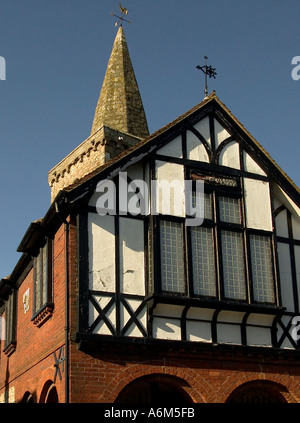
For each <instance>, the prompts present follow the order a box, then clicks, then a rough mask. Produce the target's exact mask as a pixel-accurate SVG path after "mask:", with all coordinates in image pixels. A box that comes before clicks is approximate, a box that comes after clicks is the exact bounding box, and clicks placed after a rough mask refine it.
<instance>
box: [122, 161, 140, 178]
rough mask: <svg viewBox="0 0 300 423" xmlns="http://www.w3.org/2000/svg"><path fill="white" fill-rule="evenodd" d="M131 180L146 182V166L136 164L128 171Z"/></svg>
mask: <svg viewBox="0 0 300 423" xmlns="http://www.w3.org/2000/svg"><path fill="white" fill-rule="evenodd" d="M126 172H127V175H128V177H129V178H131V179H132V180H133V179H142V180H144V166H143V165H142V164H141V163H136V164H134V165H132V166H130V167H129V168H128V169H126Z"/></svg>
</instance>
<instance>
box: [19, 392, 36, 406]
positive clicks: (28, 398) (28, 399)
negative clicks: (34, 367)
mask: <svg viewBox="0 0 300 423" xmlns="http://www.w3.org/2000/svg"><path fill="white" fill-rule="evenodd" d="M33 402H34V400H33V396H32V394H31V393H30V392H29V391H27V392H25V394H24V395H23V398H22V403H26V404H31V403H33Z"/></svg>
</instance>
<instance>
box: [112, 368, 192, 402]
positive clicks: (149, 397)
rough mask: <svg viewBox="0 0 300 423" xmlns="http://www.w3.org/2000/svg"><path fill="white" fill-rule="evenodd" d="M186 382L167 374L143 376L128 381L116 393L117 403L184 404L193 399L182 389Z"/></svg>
mask: <svg viewBox="0 0 300 423" xmlns="http://www.w3.org/2000/svg"><path fill="white" fill-rule="evenodd" d="M183 386H187V383H186V382H185V381H183V380H182V379H179V378H177V377H174V376H167V375H160V374H157V375H150V376H143V377H141V378H139V379H137V380H134V381H133V382H131V383H129V385H127V386H126V387H125V388H124V389H123V390H122V391H121V392H120V394H119V395H118V397H117V399H116V401H115V402H117V403H133V404H134V403H135V404H136V403H139V404H150V403H151V404H155V403H163V404H173V405H174V404H178V405H180V404H186V403H192V402H193V401H192V400H191V398H190V397H189V395H188V394H187V393H186V392H185V390H184V389H183Z"/></svg>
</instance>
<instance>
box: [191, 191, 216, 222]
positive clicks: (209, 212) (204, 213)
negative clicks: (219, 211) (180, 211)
mask: <svg viewBox="0 0 300 423" xmlns="http://www.w3.org/2000/svg"><path fill="white" fill-rule="evenodd" d="M198 195H202V194H198ZM203 200H204V201H201V198H197V196H196V192H195V191H193V196H192V207H193V208H194V209H196V216H198V217H203V218H204V219H210V220H211V219H212V218H213V209H212V195H211V194H210V193H204V198H203ZM202 207H204V210H202Z"/></svg>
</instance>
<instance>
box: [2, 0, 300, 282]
mask: <svg viewBox="0 0 300 423" xmlns="http://www.w3.org/2000/svg"><path fill="white" fill-rule="evenodd" d="M122 3H124V4H123V5H124V6H126V7H127V9H128V10H129V14H128V19H129V20H131V22H132V23H131V24H130V25H126V26H124V28H125V34H126V38H127V42H128V46H129V51H130V55H131V59H132V62H133V66H134V69H135V73H136V77H137V80H138V84H139V87H140V91H141V95H142V99H143V103H144V107H145V110H146V115H147V119H148V124H149V128H150V132H154V131H156V130H157V129H159V128H161V127H162V126H164V125H165V124H167V123H169V122H170V121H172V120H173V119H175V118H177V117H178V116H179V115H181V114H182V113H185V112H186V111H188V110H189V109H190V108H191V107H193V106H195V105H196V104H198V103H200V102H201V101H202V100H203V90H204V81H203V75H202V73H201V72H199V71H198V70H197V69H196V66H197V65H203V64H204V58H203V57H204V56H205V55H207V56H208V58H209V59H208V62H209V64H211V65H212V66H213V67H216V68H217V79H216V80H214V79H212V80H209V92H210V91H212V90H216V93H217V95H218V96H219V98H220V100H221V101H223V102H224V103H225V104H226V106H227V107H228V108H229V109H230V110H231V111H232V113H233V114H234V115H235V116H236V117H237V118H238V119H239V120H240V121H241V122H242V123H243V125H244V126H245V127H246V128H247V129H248V131H249V132H250V133H251V134H252V135H253V136H254V137H255V138H256V139H257V140H258V141H259V142H260V143H261V144H262V145H263V147H264V148H265V149H266V150H267V151H268V152H269V154H270V155H271V156H272V157H273V158H274V159H275V160H276V162H277V163H278V164H279V165H280V166H281V168H282V169H283V170H284V171H285V172H286V173H287V174H288V175H289V176H290V177H291V178H292V179H293V180H294V182H295V183H296V184H297V185H298V186H299V185H300V174H299V155H300V154H299V153H300V115H299V111H300V80H299V81H295V80H293V79H292V77H291V72H292V69H293V66H292V64H291V61H292V58H293V57H294V56H300V32H299V26H300V2H299V0H288V1H284V0H251V1H250V0H227V1H224V0H214V1H211V0H184V1H179V0H172V1H171V0H162V1H161V0H160V1H159V0H151V1H150V0H148V1H145V0H126V1H125V0H123V2H122ZM110 12H115V13H118V12H119V8H118V1H115V0H1V4H0V56H1V57H4V58H5V61H6V80H5V81H0V178H1V185H0V195H1V208H0V217H1V220H0V239H1V242H0V277H5V276H7V275H8V274H10V273H11V271H12V270H13V268H14V266H15V264H16V263H17V260H18V259H19V257H20V254H19V253H17V252H16V249H17V247H18V245H19V243H20V241H21V239H22V237H23V235H24V233H25V231H26V229H27V228H28V226H29V224H30V223H31V222H32V221H34V220H36V219H39V218H41V217H43V216H44V215H45V213H46V211H47V209H48V207H49V205H50V188H49V186H48V171H49V170H50V169H51V168H52V167H53V166H55V165H56V164H57V163H58V162H59V161H60V160H61V159H63V158H64V157H65V156H66V155H67V154H68V153H69V152H71V151H72V150H73V149H74V148H75V147H76V146H77V145H79V144H80V143H81V142H82V141H84V139H86V138H87V137H88V136H89V134H90V130H91V125H92V120H93V116H94V110H95V107H96V103H97V100H98V96H99V92H100V88H101V85H102V82H103V78H104V74H105V70H106V65H107V62H108V59H109V56H110V52H111V49H112V45H113V41H114V38H115V34H116V28H115V27H114V22H115V19H114V18H113V17H112V16H110Z"/></svg>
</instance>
